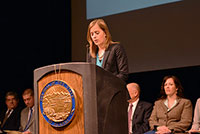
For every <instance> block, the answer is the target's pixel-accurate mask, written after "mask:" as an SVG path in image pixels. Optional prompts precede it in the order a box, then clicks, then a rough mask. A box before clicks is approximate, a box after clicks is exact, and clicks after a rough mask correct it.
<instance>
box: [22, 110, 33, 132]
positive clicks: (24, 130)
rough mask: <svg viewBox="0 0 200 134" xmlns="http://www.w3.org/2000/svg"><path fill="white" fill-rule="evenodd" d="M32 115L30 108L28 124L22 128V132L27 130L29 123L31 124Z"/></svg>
mask: <svg viewBox="0 0 200 134" xmlns="http://www.w3.org/2000/svg"><path fill="white" fill-rule="evenodd" d="M32 114H33V109H32V108H30V115H29V118H28V122H27V124H26V127H25V128H24V131H26V130H28V128H29V125H30V122H31V117H32Z"/></svg>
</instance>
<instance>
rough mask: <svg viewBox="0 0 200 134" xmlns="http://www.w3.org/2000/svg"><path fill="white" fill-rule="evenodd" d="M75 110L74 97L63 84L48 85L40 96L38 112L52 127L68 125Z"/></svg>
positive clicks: (57, 81) (57, 82)
mask: <svg viewBox="0 0 200 134" xmlns="http://www.w3.org/2000/svg"><path fill="white" fill-rule="evenodd" d="M75 110H76V95H75V92H74V90H73V89H71V88H70V87H69V86H68V85H67V84H66V83H65V82H63V81H59V80H55V81H51V82H50V83H48V84H47V85H46V86H45V87H44V88H43V90H42V92H41V94H40V111H41V113H42V115H43V117H44V118H45V120H46V121H47V122H48V123H49V124H51V125H52V126H53V127H63V126H66V125H68V124H69V123H70V122H71V121H72V119H73V117H74V113H75Z"/></svg>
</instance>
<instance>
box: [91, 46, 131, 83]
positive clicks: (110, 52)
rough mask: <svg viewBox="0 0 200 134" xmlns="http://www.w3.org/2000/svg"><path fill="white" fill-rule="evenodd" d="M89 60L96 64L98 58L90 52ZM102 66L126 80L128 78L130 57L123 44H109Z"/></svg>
mask: <svg viewBox="0 0 200 134" xmlns="http://www.w3.org/2000/svg"><path fill="white" fill-rule="evenodd" d="M88 62H91V63H93V64H96V58H92V57H91V56H90V54H89V56H88ZM102 68H104V69H105V70H106V71H108V72H111V73H112V74H114V75H115V76H117V77H119V78H121V79H122V80H124V81H126V80H127V79H128V58H127V55H126V53H125V50H124V48H123V47H122V45H120V44H111V45H109V47H108V49H107V50H106V51H105V53H104V58H103V64H102Z"/></svg>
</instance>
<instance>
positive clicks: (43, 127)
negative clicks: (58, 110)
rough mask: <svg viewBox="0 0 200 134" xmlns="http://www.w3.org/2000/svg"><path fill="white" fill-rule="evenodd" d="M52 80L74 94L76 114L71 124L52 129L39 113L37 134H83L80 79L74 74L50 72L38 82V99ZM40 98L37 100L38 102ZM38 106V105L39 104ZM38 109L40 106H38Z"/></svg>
mask: <svg viewBox="0 0 200 134" xmlns="http://www.w3.org/2000/svg"><path fill="white" fill-rule="evenodd" d="M54 80H60V81H63V82H65V83H67V85H69V86H70V88H71V89H73V90H74V91H75V94H76V100H77V101H76V103H77V104H76V112H75V115H74V118H73V119H72V121H71V123H70V124H69V125H68V126H67V127H65V126H64V127H61V128H59V127H52V126H51V125H50V124H49V123H48V122H47V121H46V120H45V119H44V117H43V115H42V114H41V112H39V133H40V134H63V133H67V134H84V115H83V85H82V77H81V76H80V75H79V74H77V73H74V72H70V71H61V72H59V73H55V72H52V73H50V74H48V75H46V76H45V77H43V78H42V79H41V80H40V81H39V82H38V97H40V94H41V92H42V90H43V89H44V87H45V86H46V85H47V84H48V83H50V82H51V81H54ZM39 99H40V98H38V100H39ZM39 105H40V104H39ZM39 107H40V106H39Z"/></svg>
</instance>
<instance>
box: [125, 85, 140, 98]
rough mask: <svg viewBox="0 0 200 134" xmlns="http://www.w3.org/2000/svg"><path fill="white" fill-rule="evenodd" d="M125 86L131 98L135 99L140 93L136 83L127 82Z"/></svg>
mask: <svg viewBox="0 0 200 134" xmlns="http://www.w3.org/2000/svg"><path fill="white" fill-rule="evenodd" d="M126 87H127V89H128V92H129V95H130V97H131V99H133V100H137V99H138V98H139V95H140V86H139V85H138V84H137V83H129V84H127V86H126Z"/></svg>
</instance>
